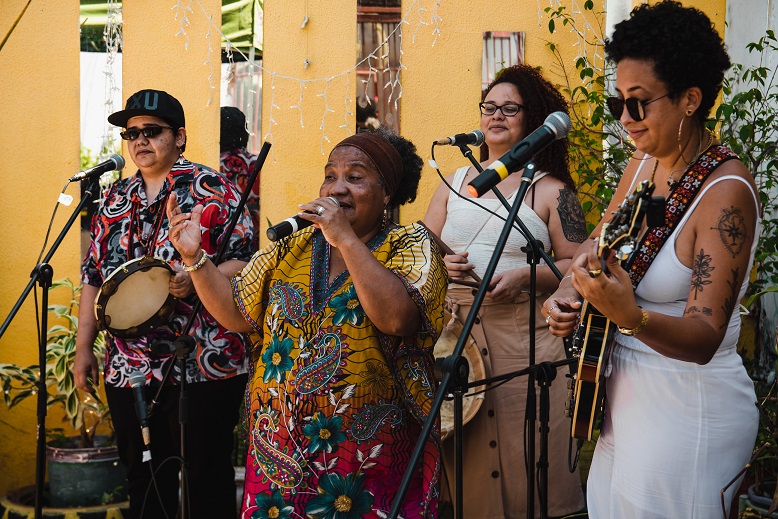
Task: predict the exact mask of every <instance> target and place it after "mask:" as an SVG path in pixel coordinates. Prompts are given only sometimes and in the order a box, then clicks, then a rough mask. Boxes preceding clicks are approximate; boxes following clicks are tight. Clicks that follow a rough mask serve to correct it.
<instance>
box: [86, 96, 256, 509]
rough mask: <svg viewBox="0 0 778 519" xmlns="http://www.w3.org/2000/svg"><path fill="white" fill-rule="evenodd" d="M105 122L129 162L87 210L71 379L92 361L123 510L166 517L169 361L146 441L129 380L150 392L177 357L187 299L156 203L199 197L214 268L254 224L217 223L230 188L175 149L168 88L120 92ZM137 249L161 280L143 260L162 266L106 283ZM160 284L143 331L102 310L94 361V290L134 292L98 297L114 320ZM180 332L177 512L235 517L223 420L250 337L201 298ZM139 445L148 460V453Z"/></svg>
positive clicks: (187, 267) (145, 305)
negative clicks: (158, 302)
mask: <svg viewBox="0 0 778 519" xmlns="http://www.w3.org/2000/svg"><path fill="white" fill-rule="evenodd" d="M108 122H110V123H111V124H114V125H116V126H119V127H122V128H124V130H123V131H122V132H121V133H120V135H121V137H122V139H124V140H125V141H126V142H127V149H128V151H129V154H130V157H131V158H132V161H133V162H134V163H135V165H136V166H137V168H138V169H137V171H136V172H135V174H133V175H130V176H127V177H126V178H124V179H122V180H119V181H118V182H116V183H115V184H113V185H112V186H111V187H110V189H108V191H107V192H106V193H105V195H104V196H103V198H102V200H101V201H100V204H99V206H98V208H97V211H96V213H95V216H94V217H93V218H92V222H91V226H90V244H89V251H88V252H87V255H86V257H85V258H84V260H83V263H82V267H81V280H82V293H81V301H82V304H81V307H80V311H79V316H78V317H79V323H78V324H79V326H78V335H77V337H76V355H75V362H74V365H73V379H74V382H75V384H76V386H77V387H78V388H79V389H80V390H82V391H87V392H90V393H93V392H94V387H95V386H96V385H97V384H99V373H100V371H103V372H104V378H105V394H106V396H107V399H108V406H109V408H110V411H111V419H112V421H113V426H114V430H115V431H116V441H117V446H118V448H119V456H120V457H121V460H122V462H123V464H124V466H125V467H127V481H128V494H129V499H130V517H131V518H133V519H139V518H141V517H143V518H148V517H175V516H176V511H177V510H179V499H178V495H179V478H178V475H179V469H180V463H179V461H178V460H179V455H180V453H181V449H180V438H181V430H180V426H179V423H178V420H179V413H178V397H179V389H178V388H179V385H180V379H181V373H180V370H179V369H178V368H176V369H175V370H174V371H173V373H172V375H171V377H170V379H169V380H168V381H167V382H166V386H165V388H164V390H163V391H162V392H161V394H159V395H158V400H157V405H156V410H155V412H154V413H153V414H152V415H151V416H150V417H149V419H148V423H147V425H148V431H149V438H150V441H151V445H150V447H149V446H148V444H147V442H145V441H144V438H143V436H142V435H141V424H140V422H139V418H138V416H137V415H136V411H135V407H134V406H135V404H136V401H135V395H136V390H135V389H134V388H135V387H136V386H138V385H140V386H141V390H142V391H144V392H145V398H146V402H150V401H151V398H152V397H154V396H155V395H156V393H157V390H158V388H159V386H160V385H161V384H162V380H163V378H164V376H165V373H166V372H167V368H168V366H169V365H170V364H171V363H173V362H175V361H176V356H175V355H174V353H175V352H174V351H172V347H171V344H172V343H173V342H174V341H176V339H177V337H178V336H179V335H180V334H181V333H182V332H183V330H184V328H185V324H186V323H187V321H188V319H189V318H190V316H191V314H192V312H193V309H194V307H195V305H196V304H197V295H196V294H195V289H194V285H193V283H192V278H191V274H190V272H189V271H191V270H192V268H193V267H192V265H191V263H190V264H186V263H184V262H183V261H182V258H181V255H180V254H179V253H178V252H176V250H175V248H174V247H173V245H172V243H171V242H170V239H169V227H170V224H169V221H168V219H167V217H166V214H165V203H166V201H167V200H168V198H169V197H173V198H176V200H177V202H178V204H180V205H181V207H183V208H185V210H187V211H191V210H192V208H193V207H195V206H198V207H202V208H203V218H202V226H203V229H204V235H205V236H206V239H205V240H204V241H203V245H202V248H203V249H204V250H205V251H206V252H207V253H208V254H210V255H212V256H213V255H215V254H216V252H217V250H218V249H219V247H220V246H222V245H223V242H225V241H226V242H227V244H226V248H225V254H224V258H223V261H222V262H221V263H220V264H219V267H218V268H219V270H220V271H221V272H223V273H224V274H225V275H228V276H231V275H233V274H235V273H236V272H238V271H239V270H240V269H241V268H242V267H243V266H244V265H246V263H247V262H248V260H249V259H250V258H251V255H252V254H253V252H254V251H255V250H256V246H255V245H254V243H255V240H254V234H253V225H252V222H251V217H250V216H249V214H248V212H247V211H245V210H244V212H243V214H242V215H241V217H240V218H238V221H237V224H236V226H235V228H234V230H233V231H232V233H227V225H228V223H229V222H230V221H231V219H232V217H233V215H234V214H235V210H236V208H237V205H238V201H239V199H240V193H239V192H238V190H237V188H236V187H235V186H234V185H233V184H232V183H231V182H229V181H228V180H227V178H226V177H224V176H223V175H221V174H219V173H217V172H216V171H214V170H212V169H210V168H208V167H206V166H203V165H200V164H195V163H192V162H190V161H188V160H187V159H185V158H184V156H183V151H184V149H185V148H186V138H187V132H186V122H185V117H184V109H183V107H182V106H181V103H180V102H179V101H178V100H177V99H176V98H175V97H173V96H172V95H170V94H168V93H167V92H163V91H161V90H141V91H140V92H136V93H135V94H133V95H131V96H130V97H129V98H128V99H127V104H126V105H125V109H124V110H120V111H118V112H115V113H113V114H111V115H110V116H109V117H108ZM148 256H151V257H154V258H157V259H158V263H160V264H161V265H165V266H168V267H169V269H170V270H171V271H172V272H171V273H170V275H169V279H167V277H166V275H165V274H167V271H166V269H164V268H159V269H151V267H149V268H148V271H150V272H162V273H163V274H156V275H155V276H156V277H151V278H146V281H145V282H143V281H141V282H138V281H133V279H132V278H131V277H128V278H126V279H127V280H129V281H130V282H129V283H128V284H127V285H125V286H129V288H123V286H122V285H121V284H120V285H118V286H117V285H116V284H115V283H116V282H117V281H118V280H119V279H120V278H121V274H122V272H129V267H128V265H137V264H138V263H137V259H138V258H143V257H148ZM137 272H138V273H140V272H141V271H137ZM133 275H135V274H133ZM109 278H110V281H109ZM155 279H156V282H154V280H155ZM106 281H108V282H107V283H106ZM159 284H161V285H162V287H161V288H160V289H159V290H160V291H161V293H162V294H163V295H164V294H165V293H166V292H169V293H170V294H172V295H173V296H175V298H176V299H174V300H172V301H173V308H172V314H170V316H169V318H165V319H159V320H157V321H155V322H154V323H153V324H149V326H148V328H150V330H148V331H146V332H143V330H144V329H146V328H142V329H141V330H138V331H137V333H132V327H133V326H136V325H141V324H142V323H140V322H137V321H130V320H129V319H127V321H128V325H130V326H128V327H127V328H126V329H125V327H124V326H116V328H121V329H123V331H122V330H116V329H115V328H111V327H110V324H111V323H110V317H109V318H108V319H106V320H105V322H106V323H107V324H108V325H109V331H110V330H114V331H113V332H111V333H106V344H107V350H106V355H105V361H104V363H103V366H99V365H98V359H97V357H96V356H95V354H94V352H93V345H94V342H95V338H96V336H97V333H98V322H97V319H96V316H95V306H93V305H94V304H95V303H94V301H95V298H96V296H97V295H98V294H102V293H111V292H113V291H114V290H116V293H122V292H123V293H125V294H126V293H127V292H136V293H135V294H133V295H134V299H132V300H125V301H124V304H125V305H126V307H124V308H123V310H122V305H121V304H120V303H111V302H110V300H109V304H112V305H113V306H114V307H115V308H117V312H116V314H114V317H118V318H120V319H122V318H126V317H127V315H126V314H130V313H133V314H135V315H139V314H140V315H144V312H145V315H153V314H154V313H155V312H157V311H158V310H159V311H160V313H164V312H162V311H161V309H159V308H153V307H152V308H149V300H154V299H155V298H153V297H149V294H148V293H147V292H149V291H152V292H153V291H154V290H152V289H153V288H156V287H157V286H159ZM101 287H104V290H103V288H101ZM138 287H142V288H143V289H145V290H142V289H140V288H138ZM109 304H106V305H105V306H106V307H107V306H109ZM120 312H123V313H124V314H125V315H124V316H123V315H121V314H120ZM149 323H151V320H150V321H149ZM120 332H121V333H120ZM187 332H188V334H189V335H191V336H192V337H193V338H194V340H195V341H196V347H195V351H194V352H193V353H192V354H191V357H192V358H191V359H190V360H189V362H188V367H187V373H186V381H187V392H188V395H189V406H188V408H187V410H186V411H187V416H188V424H187V428H186V451H187V452H189V453H192V455H191V456H189V457H188V459H187V460H186V462H187V466H186V474H187V477H186V481H187V489H188V493H187V503H186V504H187V507H186V509H187V511H188V517H191V518H192V519H195V518H209V519H210V518H214V517H237V514H238V511H237V507H236V502H235V471H234V469H233V466H232V447H233V443H234V435H233V431H234V428H235V425H236V424H237V422H238V418H239V417H238V415H239V410H240V405H241V401H242V397H243V394H244V391H245V388H246V383H247V381H248V376H247V374H246V371H247V364H246V354H247V347H248V346H249V344H250V342H249V339H248V337H247V336H246V335H244V334H241V333H234V332H231V331H228V330H227V329H225V328H224V327H223V326H221V325H220V324H219V323H218V322H216V319H215V318H214V317H213V315H211V314H210V313H209V312H208V311H207V310H205V309H203V308H202V307H200V310H199V311H198V312H197V313H196V314H195V315H194V318H193V320H192V325H191V327H190V328H189V329H188V330H187ZM149 453H150V457H151V459H150V460H147V459H146V458H147V455H148V454H149ZM152 479H153V482H152ZM190 506H191V508H190Z"/></svg>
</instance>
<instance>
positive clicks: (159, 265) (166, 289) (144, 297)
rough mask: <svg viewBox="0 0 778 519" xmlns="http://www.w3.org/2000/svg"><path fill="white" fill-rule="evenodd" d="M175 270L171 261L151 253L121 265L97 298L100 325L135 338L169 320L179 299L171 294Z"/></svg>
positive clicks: (123, 337)
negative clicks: (168, 262)
mask: <svg viewBox="0 0 778 519" xmlns="http://www.w3.org/2000/svg"><path fill="white" fill-rule="evenodd" d="M172 274H173V269H172V268H171V267H170V265H168V264H167V263H166V262H165V261H163V260H161V259H159V258H153V257H151V256H143V257H141V258H135V259H133V260H130V261H128V262H127V263H124V264H123V265H121V266H120V267H119V268H117V269H116V270H114V271H113V272H112V273H111V275H110V276H108V277H107V278H106V280H105V282H104V283H103V285H102V286H101V287H100V292H98V294H97V298H96V299H95V316H96V317H97V327H98V328H99V329H101V330H107V331H108V332H110V333H111V335H114V336H115V337H120V338H122V339H134V338H136V337H140V336H142V335H145V334H147V333H149V332H150V331H152V330H154V329H155V328H158V327H159V326H160V325H162V324H164V323H166V322H167V321H168V320H169V318H170V316H171V314H172V313H173V310H174V309H175V307H176V302H177V301H178V299H176V298H175V297H174V296H173V295H172V294H170V276H171V275H172Z"/></svg>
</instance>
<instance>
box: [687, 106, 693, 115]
mask: <svg viewBox="0 0 778 519" xmlns="http://www.w3.org/2000/svg"><path fill="white" fill-rule="evenodd" d="M692 113H693V112H692V111H691V109H690V108H687V109H686V117H691V116H692Z"/></svg>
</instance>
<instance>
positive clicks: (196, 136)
mask: <svg viewBox="0 0 778 519" xmlns="http://www.w3.org/2000/svg"><path fill="white" fill-rule="evenodd" d="M181 4H183V5H188V6H189V7H190V8H191V11H184V10H181V11H176V10H174V9H171V6H172V5H175V4H173V2H159V1H156V0H143V1H140V2H139V1H133V2H124V3H123V18H124V54H123V57H122V59H123V61H122V81H123V84H122V93H123V95H122V101H123V102H124V101H126V99H127V97H129V96H130V95H132V94H133V93H134V92H137V91H138V90H141V89H144V88H154V89H157V90H164V91H166V92H168V93H169V94H171V95H172V96H173V97H175V98H176V99H178V100H179V101H181V104H182V105H183V107H184V115H185V116H186V131H187V145H186V151H185V152H184V156H186V158H188V159H189V160H191V161H194V162H199V163H201V164H205V165H206V166H210V167H212V168H216V169H218V167H219V104H220V103H219V82H220V80H221V75H220V71H221V68H220V67H221V53H220V41H221V36H220V34H219V32H218V28H220V27H221V1H220V0H198V1H197V2H181ZM206 13H208V14H207V15H206ZM209 16H210V17H211V18H209ZM184 17H185V19H184ZM185 22H188V23H185ZM209 23H213V24H214V26H215V27H210V28H209ZM180 31H184V32H183V33H182V34H179V32H180ZM209 33H210V34H209ZM206 36H208V37H206ZM209 46H210V50H209ZM208 62H210V65H209V64H208ZM209 75H211V76H212V77H211V78H210V80H209V78H208V76H209ZM122 107H123V104H122ZM124 151H125V153H123V155H124V157H125V158H126V159H127V167H125V170H124V172H125V175H127V174H132V173H134V172H135V171H136V168H135V167H134V165H133V164H132V161H131V160H130V156H129V154H128V153H126V147H125V148H124Z"/></svg>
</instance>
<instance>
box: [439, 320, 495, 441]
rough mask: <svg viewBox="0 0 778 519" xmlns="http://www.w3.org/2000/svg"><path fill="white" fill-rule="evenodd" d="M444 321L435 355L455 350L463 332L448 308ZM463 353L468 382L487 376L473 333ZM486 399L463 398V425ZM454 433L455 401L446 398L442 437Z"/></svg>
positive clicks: (475, 396) (442, 355)
mask: <svg viewBox="0 0 778 519" xmlns="http://www.w3.org/2000/svg"><path fill="white" fill-rule="evenodd" d="M443 321H444V322H445V323H446V325H445V326H444V327H443V332H442V333H441V334H440V337H439V338H438V342H436V343H435V353H434V355H435V357H436V358H440V357H448V356H449V355H451V354H452V353H453V352H454V348H455V347H456V345H457V342H458V341H459V336H460V335H461V333H462V323H460V322H459V320H458V319H455V318H453V317H452V315H451V312H449V311H448V309H444V312H443ZM462 355H463V356H464V357H465V358H466V359H467V362H468V364H470V373H469V374H468V376H467V381H468V382H474V381H476V380H483V379H484V378H486V370H485V369H484V361H483V359H481V352H480V351H478V344H476V342H475V339H474V338H473V336H472V335H470V336H469V337H468V341H467V342H466V343H465V349H464V350H463V351H462ZM483 389H484V386H478V387H475V388H470V389H469V390H468V393H473V392H479V391H482V390H483ZM483 400H484V394H483V393H480V394H477V395H471V396H468V395H465V396H464V398H462V425H464V424H466V423H467V422H469V421H470V420H472V419H473V417H474V416H475V415H476V413H478V410H479V409H480V408H481V403H482V402H483ZM453 433H454V401H453V400H444V401H443V405H442V406H441V407H440V435H441V439H446V438H447V437H449V436H450V435H452V434H453Z"/></svg>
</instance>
